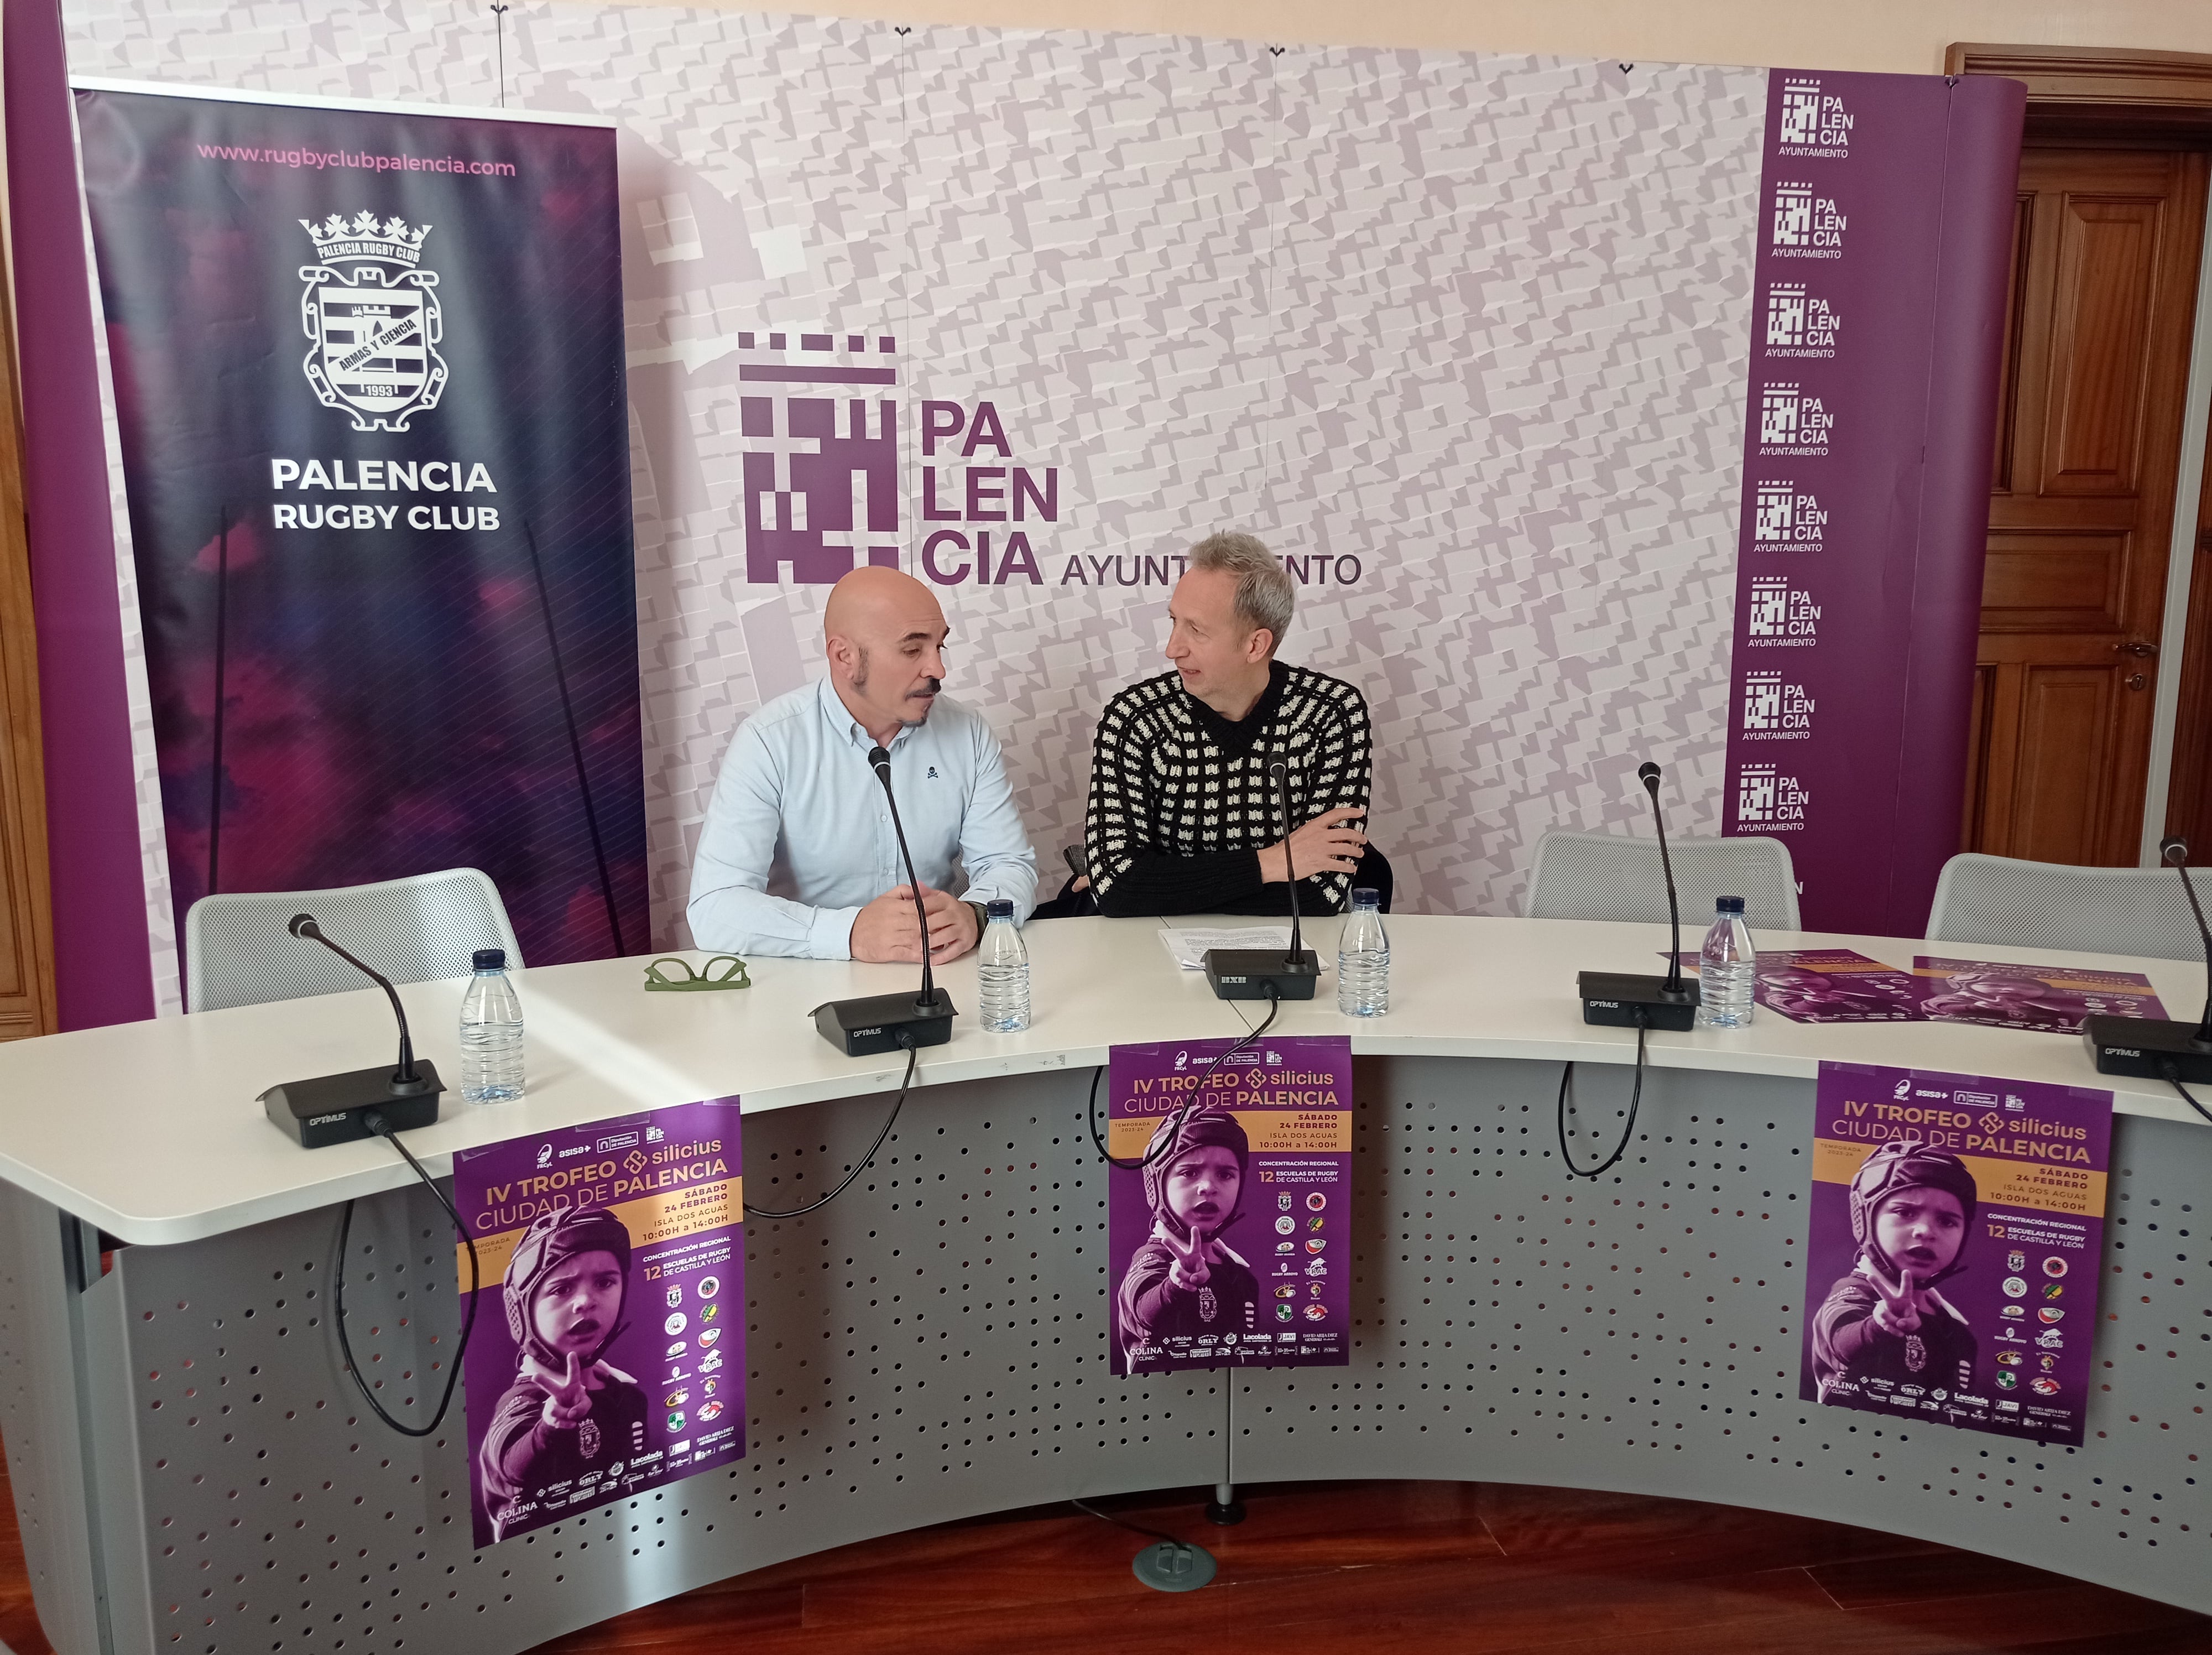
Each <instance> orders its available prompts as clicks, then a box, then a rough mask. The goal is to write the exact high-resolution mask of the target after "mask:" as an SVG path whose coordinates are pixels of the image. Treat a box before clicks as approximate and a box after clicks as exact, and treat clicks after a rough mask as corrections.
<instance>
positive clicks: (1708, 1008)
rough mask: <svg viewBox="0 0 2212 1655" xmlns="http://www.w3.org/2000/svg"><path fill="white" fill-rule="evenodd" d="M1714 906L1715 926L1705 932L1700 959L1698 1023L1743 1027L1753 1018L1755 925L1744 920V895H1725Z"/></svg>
mask: <svg viewBox="0 0 2212 1655" xmlns="http://www.w3.org/2000/svg"><path fill="white" fill-rule="evenodd" d="M1713 906H1714V908H1715V910H1717V911H1716V912H1715V914H1714V916H1713V928H1712V929H1711V930H1710V931H1708V932H1706V933H1705V948H1704V950H1703V951H1702V952H1701V953H1700V955H1699V961H1698V1025H1699V1027H1700V1028H1706V1029H1741V1028H1744V1027H1746V1026H1747V1025H1749V1024H1750V1022H1751V1008H1752V995H1753V993H1754V992H1755V991H1756V990H1757V989H1758V987H1759V956H1758V955H1756V954H1754V953H1753V952H1752V950H1751V928H1750V927H1748V926H1747V925H1746V924H1745V923H1744V922H1743V898H1742V897H1722V898H1721V899H1720V900H1719V901H1718V902H1717V903H1715V904H1713Z"/></svg>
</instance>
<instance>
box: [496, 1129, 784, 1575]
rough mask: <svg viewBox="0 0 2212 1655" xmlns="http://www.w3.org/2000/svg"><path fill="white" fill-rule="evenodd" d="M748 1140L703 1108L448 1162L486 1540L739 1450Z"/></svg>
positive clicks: (736, 1456) (656, 1483)
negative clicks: (473, 1277) (472, 1256)
mask: <svg viewBox="0 0 2212 1655" xmlns="http://www.w3.org/2000/svg"><path fill="white" fill-rule="evenodd" d="M738 1137H739V1116H738V1100H737V1099H736V1098H708V1099H707V1100H706V1101H704V1102H702V1103H696V1104H678V1105H676V1106H674V1107H672V1108H669V1109H657V1110H648V1111H647V1112H646V1113H644V1114H641V1115H633V1116H628V1117H623V1118H622V1119H619V1120H615V1121H601V1122H599V1123H595V1124H593V1125H590V1126H580V1127H571V1128H568V1129H564V1130H562V1131H558V1132H548V1133H537V1134H533V1135H531V1136H529V1137H526V1138H512V1139H509V1140H508V1141H506V1142H505V1143H497V1144H488V1145H486V1146H485V1147H483V1148H482V1149H468V1150H463V1151H461V1152H460V1153H458V1154H456V1155H455V1156H454V1157H453V1205H454V1208H455V1209H456V1210H457V1211H458V1212H459V1214H460V1215H461V1221H462V1223H464V1224H465V1225H466V1226H468V1230H469V1234H470V1235H471V1237H472V1238H474V1239H475V1241H476V1250H477V1264H478V1268H479V1271H480V1275H479V1277H478V1281H479V1283H480V1285H479V1287H478V1288H477V1319H476V1329H475V1332H474V1334H473V1335H472V1336H471V1339H470V1341H469V1350H468V1356H467V1359H466V1362H465V1373H466V1376H467V1379H468V1437H469V1494H470V1506H471V1517H472V1520H473V1522H474V1524H475V1529H476V1543H477V1545H478V1546H489V1545H491V1544H493V1543H495V1542H498V1541H501V1540H506V1539H508V1538H511V1537H512V1536H515V1535H518V1534H525V1533H527V1532H528V1531H529V1530H532V1529H536V1528H539V1527H542V1526H543V1525H544V1524H548V1523H556V1522H558V1521H560V1520H561V1518H563V1517H566V1516H568V1514H569V1513H570V1512H574V1511H580V1510H583V1509H586V1508H587V1507H590V1506H601V1505H605V1503H606V1502H607V1501H609V1500H617V1499H621V1498H623V1497H624V1496H626V1495H630V1494H637V1493H638V1492H640V1491H641V1490H642V1489H647V1488H659V1487H660V1486H662V1485H663V1484H665V1483H670V1482H677V1481H678V1480H680V1479H682V1478H684V1477H688V1476H693V1475H694V1474H696V1473H697V1472H700V1471H704V1470H708V1469H712V1468H713V1467H714V1466H718V1465H724V1464H727V1463H731V1462H732V1461H735V1460H741V1459H743V1458H744V1457H745V1401H744V1372H745V1315H744V1305H745V1293H744V1232H743V1227H742V1226H743V1225H744V1184H743V1179H742V1176H741V1174H742V1171H743V1168H742V1165H741V1164H740V1160H739V1156H738ZM455 1253H456V1256H457V1259H458V1262H459V1269H460V1284H461V1291H462V1292H463V1293H466V1292H467V1291H468V1287H469V1255H468V1250H467V1249H466V1248H456V1249H455Z"/></svg>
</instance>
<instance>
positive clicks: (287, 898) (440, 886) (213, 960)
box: [185, 867, 522, 1012]
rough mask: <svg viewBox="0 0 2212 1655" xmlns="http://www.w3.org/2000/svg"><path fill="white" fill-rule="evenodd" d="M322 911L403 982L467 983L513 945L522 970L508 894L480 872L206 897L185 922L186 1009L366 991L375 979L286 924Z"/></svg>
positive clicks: (514, 961)
mask: <svg viewBox="0 0 2212 1655" xmlns="http://www.w3.org/2000/svg"><path fill="white" fill-rule="evenodd" d="M295 914H313V916H315V918H316V919H317V920H319V921H320V922H321V923H322V927H323V930H324V932H325V934H326V935H328V936H329V937H330V939H331V941H333V942H335V943H337V944H338V945H339V946H341V947H343V948H345V949H347V950H348V951H349V952H353V953H356V954H358V955H360V956H361V958H363V959H365V960H367V961H368V963H369V964H371V965H374V967H376V969H377V970H380V971H381V972H383V973H384V974H385V976H386V977H390V978H391V979H392V981H393V982H394V983H432V982H435V981H437V980H438V979H440V978H441V977H466V976H467V975H468V973H469V966H470V956H471V955H472V954H474V953H475V952H476V951H477V949H479V948H504V949H506V950H507V964H509V965H513V966H519V965H520V964H522V950H521V949H520V947H519V946H517V945H516V943H515V940H514V928H513V926H512V925H510V924H508V923H507V904H504V903H502V902H501V901H500V899H499V887H498V886H497V885H494V884H493V883H492V882H491V880H490V879H488V878H486V877H485V876H484V875H483V874H482V873H478V872H477V870H476V869H474V868H473V867H456V868H449V869H447V871H446V872H445V873H417V874H415V875H413V876H411V877H410V878H408V879H386V880H385V881H384V882H383V883H382V884H380V885H345V886H342V887H340V888H339V889H337V890H335V891H264V892H258V893H252V894H246V895H240V896H228V897H201V898H200V899H199V900H198V901H197V902H196V903H194V904H192V905H191V909H190V910H188V911H187V912H186V913H185V1007H186V1009H188V1010H191V1011H195V1012H212V1011H220V1010H222V1008H223V1007H226V1006H253V1005H260V1004H263V1003H264V1002H266V1001H273V1000H304V999H306V998H307V997H308V996H309V995H332V994H340V993H344V992H346V991H349V990H351V989H361V988H366V987H368V986H369V984H368V979H367V978H366V977H362V974H361V973H360V972H358V971H356V970H354V969H353V967H352V966H350V965H349V964H346V963H345V962H344V961H343V960H342V959H340V958H338V957H337V955H336V954H334V953H332V952H331V951H330V950H329V949H327V948H325V947H324V946H322V945H321V944H320V943H316V942H309V941H307V940H306V939H305V938H302V937H295V936H294V935H293V934H291V933H290V932H289V931H288V930H287V929H285V927H286V926H288V925H289V924H290V922H291V919H292V916H293V915H295Z"/></svg>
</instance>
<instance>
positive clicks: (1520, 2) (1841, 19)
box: [653, 0, 2212, 74]
mask: <svg viewBox="0 0 2212 1655" xmlns="http://www.w3.org/2000/svg"><path fill="white" fill-rule="evenodd" d="M653 3H665V0H653ZM693 3H703V4H708V5H713V4H717V3H721V4H729V5H730V6H731V9H736V10H759V11H781V12H793V11H798V12H814V13H822V14H829V15H837V16H845V17H880V18H886V19H890V20H891V21H899V22H915V23H931V22H938V23H984V24H990V25H994V26H996V27H1005V28H1097V29H1127V30H1135V31H1141V32H1144V33H1176V34H1203V35H1211V36H1214V37H1216V38H1226V39H1246V40H1267V41H1271V42H1275V41H1279V42H1285V43H1313V44H1328V45H1337V46H1431V47H1437V48H1439V49H1442V50H1446V51H1469V50H1485V49H1486V50H1491V51H1507V52H1556V53H1558V54H1559V55H1561V56H1564V57H1572V58H1623V59H1627V60H1630V61H1633V60H1635V59H1637V58H1649V59H1651V60H1653V61H1655V62H1656V61H1674V62H1681V63H1708V64H1762V65H1773V66H1779V67H1782V68H1788V69H1863V70H1892V71H1896V72H1900V73H1906V74H1926V73H1929V72H1930V71H1933V70H1940V69H1941V68H1942V64H1943V49H1944V47H1946V46H1948V45H1949V44H1950V43H1951V42H1953V41H1954V40H1976V41H1995V42H2001V43H2003V44H2005V45H2009V46H2020V45H2034V46H2134V47H2138V48H2144V49H2156V50H2160V51H2167V52H2212V0H2070V3H2069V0H2039V3H2038V0H1364V3H1346V0H817V3H811V4H809V3H804V0H793V3H785V4H780V5H773V6H756V5H751V4H745V3H742V0H738V3H732V0H693Z"/></svg>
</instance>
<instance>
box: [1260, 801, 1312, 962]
mask: <svg viewBox="0 0 2212 1655" xmlns="http://www.w3.org/2000/svg"><path fill="white" fill-rule="evenodd" d="M1290 776H1291V767H1290V766H1289V765H1288V764H1285V763H1284V762H1283V761H1282V760H1281V759H1279V758H1277V759H1273V760H1271V761H1270V762H1269V763H1268V765H1267V783H1268V785H1269V786H1270V787H1271V788H1273V789H1274V794H1275V813H1276V814H1277V816H1279V818H1281V820H1282V824H1283V873H1284V876H1285V881H1286V882H1287V883H1288V885H1290V890H1291V946H1290V950H1289V952H1286V953H1285V955H1284V956H1283V964H1285V965H1288V964H1291V963H1292V962H1293V961H1295V960H1296V959H1297V957H1298V956H1299V955H1300V954H1302V953H1304V952H1305V949H1304V946H1302V945H1301V940H1300V937H1299V933H1298V871H1297V868H1295V867H1291V791H1290Z"/></svg>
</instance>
